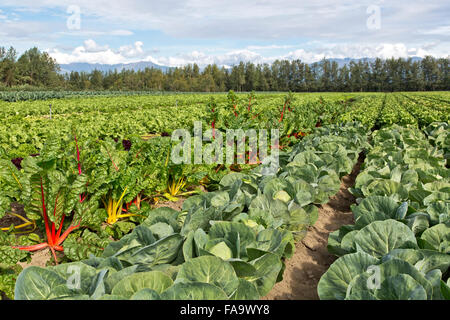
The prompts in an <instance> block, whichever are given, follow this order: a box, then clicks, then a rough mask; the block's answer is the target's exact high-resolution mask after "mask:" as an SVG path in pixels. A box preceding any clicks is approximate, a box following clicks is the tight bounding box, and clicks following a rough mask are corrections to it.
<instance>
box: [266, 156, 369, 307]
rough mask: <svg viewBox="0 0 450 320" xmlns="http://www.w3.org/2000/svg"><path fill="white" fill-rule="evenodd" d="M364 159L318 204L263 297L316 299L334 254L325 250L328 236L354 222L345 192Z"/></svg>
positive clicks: (351, 201) (334, 258) (347, 192)
mask: <svg viewBox="0 0 450 320" xmlns="http://www.w3.org/2000/svg"><path fill="white" fill-rule="evenodd" d="M363 161H364V158H363V156H360V157H359V159H358V163H357V164H356V165H355V167H354V168H353V171H352V173H351V174H350V175H347V176H345V177H343V178H342V182H341V188H340V190H339V192H338V193H337V194H336V195H334V196H333V197H331V198H330V201H329V202H328V203H327V204H324V205H321V206H320V207H319V218H318V220H317V222H316V223H315V224H314V226H311V227H310V228H309V229H308V233H307V234H306V236H305V238H304V239H303V240H302V241H301V242H299V243H297V244H296V250H295V254H294V255H293V257H292V258H291V259H289V260H287V261H285V263H286V270H285V272H284V275H283V280H282V281H281V282H279V283H277V284H276V285H275V286H274V287H273V289H272V290H271V291H270V292H269V294H268V295H267V296H265V297H264V298H263V299H264V300H318V299H319V296H318V295H317V285H318V283H319V280H320V278H321V277H322V275H323V274H324V273H325V272H326V271H327V270H328V268H329V267H330V265H331V264H332V263H333V262H334V261H335V260H336V257H335V256H334V255H332V254H330V253H329V252H328V250H327V243H328V235H329V234H330V233H331V232H333V231H335V230H338V229H339V228H340V227H341V226H343V225H347V224H353V223H354V219H353V214H352V212H351V210H350V205H351V204H353V203H355V198H354V197H353V195H352V194H351V193H350V192H349V191H348V188H350V187H351V186H353V185H354V183H355V179H356V176H357V175H358V173H359V171H360V168H361V164H362V163H363Z"/></svg>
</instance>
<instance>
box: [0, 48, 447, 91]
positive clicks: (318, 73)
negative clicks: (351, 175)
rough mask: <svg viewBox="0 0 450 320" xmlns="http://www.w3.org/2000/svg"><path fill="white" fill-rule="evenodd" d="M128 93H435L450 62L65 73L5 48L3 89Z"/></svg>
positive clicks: (1, 51) (32, 53)
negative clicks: (119, 91)
mask: <svg viewBox="0 0 450 320" xmlns="http://www.w3.org/2000/svg"><path fill="white" fill-rule="evenodd" d="M13 89H16V90H33V89H39V90H42V89H45V90H74V91H78V90H123V91H129V90H130V91H131V90H132V91H180V92H191V91H192V92H222V91H228V90H235V91H252V90H255V91H289V90H290V91H294V92H309V91H310V92H318V91H319V92H320V91H322V92H325V91H345V92H356V91H423V90H426V91H434V90H450V74H449V58H439V59H437V58H433V57H430V56H427V57H425V58H424V59H422V60H420V61H416V60H413V59H402V58H399V59H395V58H392V59H386V60H383V59H376V60H374V61H373V62H368V61H359V62H354V61H351V62H350V63H349V64H348V65H344V66H342V67H339V65H338V63H337V62H334V61H329V60H322V61H320V62H316V63H313V64H308V63H305V62H302V61H300V60H294V61H288V60H281V61H280V60H277V61H275V62H273V63H272V64H254V63H250V62H247V63H244V62H241V63H239V64H238V65H235V66H233V67H232V68H228V69H226V68H224V67H219V66H217V65H208V66H207V67H205V68H204V69H200V67H199V66H198V65H196V64H193V65H186V66H184V67H179V68H170V69H169V70H168V71H166V72H163V71H161V70H159V69H154V68H151V69H150V68H149V69H145V70H141V71H133V70H123V71H121V72H107V73H103V72H100V71H92V72H90V73H85V72H71V73H70V74H60V68H59V66H58V64H57V63H56V61H55V60H54V59H53V58H51V57H50V56H49V55H48V54H47V53H46V52H40V51H39V50H38V49H37V48H32V49H30V50H27V51H26V52H24V53H23V54H22V55H21V56H20V57H18V54H17V51H16V50H15V49H14V48H12V47H11V48H9V49H6V48H3V47H0V90H13Z"/></svg>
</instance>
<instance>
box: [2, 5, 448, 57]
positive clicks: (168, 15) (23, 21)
mask: <svg viewBox="0 0 450 320" xmlns="http://www.w3.org/2000/svg"><path fill="white" fill-rule="evenodd" d="M78 10H79V12H80V14H79V15H78V14H77V11H78ZM449 16H450V2H448V1H442V0H427V1H423V0H410V1H406V0H397V1H393V0H389V1H388V0H369V1H364V0H362V1H331V0H315V1H312V0H309V1H305V0H300V1H299V0H278V1H276V0H246V1H242V0H240V1H236V0H228V1H217V0H187V1H178V0H166V1H138V0H130V1H123V0H100V1H95V0H89V1H88V0H81V1H73V0H69V1H66V0H22V1H20V3H18V1H17V0H0V46H5V47H8V46H14V47H15V48H17V50H18V51H19V52H23V51H24V50H26V49H28V48H30V47H33V46H37V47H39V48H40V49H41V50H45V51H47V52H49V53H50V54H51V55H52V56H53V57H54V58H55V59H56V60H57V61H58V62H59V63H70V62H90V63H109V64H113V63H127V62H135V61H152V62H155V63H158V64H161V65H170V66H178V65H183V64H186V63H194V62H195V63H198V64H200V65H202V66H204V65H206V64H208V63H218V64H220V65H232V64H233V63H236V62H239V61H241V60H243V61H253V62H256V63H264V62H268V63H270V62H272V61H274V60H275V59H301V60H303V61H305V62H314V61H318V60H320V59H322V58H324V57H325V58H345V57H350V58H361V57H382V58H388V57H391V56H394V57H408V56H425V55H433V56H436V57H447V56H448V55H449V53H450V19H448V17H449ZM74 22H75V24H74ZM77 22H80V23H79V25H77Z"/></svg>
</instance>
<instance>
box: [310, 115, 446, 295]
mask: <svg viewBox="0 0 450 320" xmlns="http://www.w3.org/2000/svg"><path fill="white" fill-rule="evenodd" d="M426 131H427V132H433V133H435V136H434V137H433V138H432V139H431V140H430V141H429V140H428V139H427V137H426V136H425V135H424V134H423V133H422V132H421V131H420V130H418V129H416V128H412V127H406V128H405V127H400V126H398V125H394V126H392V127H387V128H384V129H381V130H379V131H375V132H374V133H373V137H372V138H373V148H372V149H371V151H370V152H369V153H368V154H367V157H366V160H365V162H364V169H363V171H362V172H361V173H360V174H359V175H358V177H357V179H356V184H355V187H354V188H353V189H352V193H353V194H354V195H355V196H356V197H358V199H357V203H358V205H353V207H352V212H353V215H354V218H355V224H354V225H347V226H343V227H341V228H340V229H339V230H338V231H335V232H333V233H332V234H330V237H329V240H328V249H329V251H330V252H332V253H333V254H335V255H337V256H340V258H339V259H338V260H336V261H335V262H334V263H333V264H332V265H331V266H330V268H329V270H328V271H327V272H326V273H325V274H324V275H323V276H322V278H321V280H320V282H319V286H318V293H319V296H320V298H321V299H338V300H343V299H347V300H360V299H364V300H374V299H379V300H403V299H404V300H409V299H413V300H426V299H429V300H436V299H438V300H439V299H449V298H450V296H449V293H450V289H449V285H450V281H447V278H448V270H449V267H450V255H449V253H450V225H449V223H450V202H449V194H450V193H449V190H450V180H449V178H450V177H449V175H448V170H447V169H446V167H445V165H446V160H445V159H444V150H443V149H441V148H440V147H439V145H437V146H438V148H436V147H435V146H433V145H432V144H431V143H433V144H435V145H436V138H437V137H439V136H446V137H448V136H449V131H448V125H447V124H445V123H441V124H439V123H436V124H432V125H431V126H430V127H429V128H427V129H426ZM445 139H447V138H445ZM438 141H440V140H438ZM430 142H431V143H430ZM445 281H447V282H445Z"/></svg>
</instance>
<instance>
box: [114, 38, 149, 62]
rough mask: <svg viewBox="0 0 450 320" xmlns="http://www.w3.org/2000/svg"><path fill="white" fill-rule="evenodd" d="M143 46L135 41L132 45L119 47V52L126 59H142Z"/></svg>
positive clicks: (140, 42)
mask: <svg viewBox="0 0 450 320" xmlns="http://www.w3.org/2000/svg"><path fill="white" fill-rule="evenodd" d="M143 45H144V43H143V42H142V41H136V42H135V43H134V45H127V46H121V47H120V48H119V52H120V53H121V54H122V55H123V56H124V57H127V58H134V57H142V54H143V53H144V49H143V48H142V47H143Z"/></svg>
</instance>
